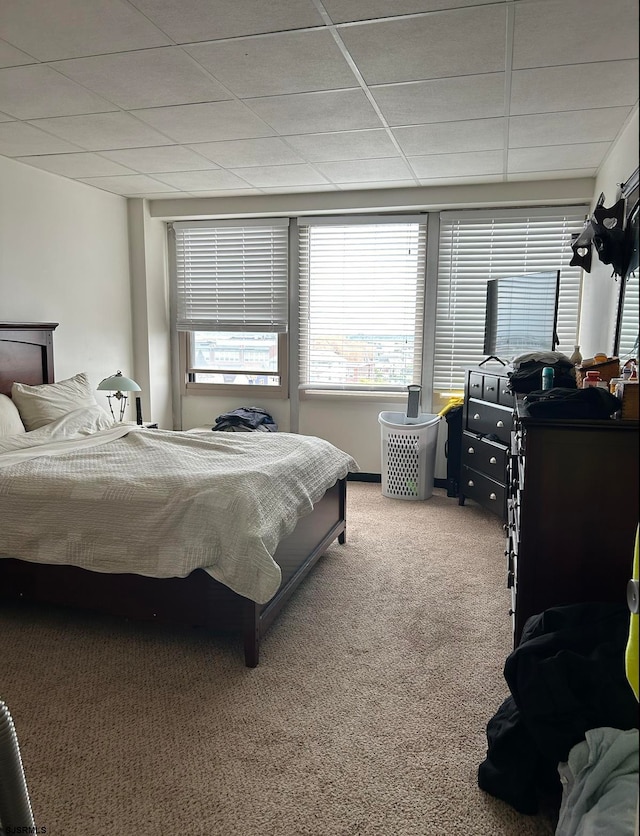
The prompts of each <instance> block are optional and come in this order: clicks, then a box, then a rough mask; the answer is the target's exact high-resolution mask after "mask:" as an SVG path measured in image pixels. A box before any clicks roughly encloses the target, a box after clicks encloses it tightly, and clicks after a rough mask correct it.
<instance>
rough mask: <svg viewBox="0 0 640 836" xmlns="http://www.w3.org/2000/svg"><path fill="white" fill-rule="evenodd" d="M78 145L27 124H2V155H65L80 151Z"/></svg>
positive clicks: (0, 148) (0, 135) (0, 140)
mask: <svg viewBox="0 0 640 836" xmlns="http://www.w3.org/2000/svg"><path fill="white" fill-rule="evenodd" d="M78 150H79V148H78V146H77V145H72V144H71V143H70V142H65V141H64V140H63V139H60V138H59V137H57V136H51V134H48V133H45V131H41V130H39V129H38V128H34V127H33V125H29V124H28V123H27V122H1V123H0V154H4V155H5V156H6V157H23V156H25V155H27V154H64V153H65V152H71V151H78Z"/></svg>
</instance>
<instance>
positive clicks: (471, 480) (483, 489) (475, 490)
mask: <svg viewBox="0 0 640 836" xmlns="http://www.w3.org/2000/svg"><path fill="white" fill-rule="evenodd" d="M460 474H461V479H460V491H461V493H464V495H465V496H468V497H469V498H470V499H474V500H475V501H476V502H478V503H479V504H480V505H484V507H485V508H489V509H490V510H491V511H493V512H494V513H496V514H500V515H501V516H502V517H503V519H504V518H505V517H506V513H507V492H506V488H505V486H504V485H503V484H501V483H500V482H496V481H495V480H494V479H490V478H489V477H488V476H485V475H484V473H480V472H479V471H477V470H472V469H471V468H470V467H466V465H463V466H462V469H461V471H460Z"/></svg>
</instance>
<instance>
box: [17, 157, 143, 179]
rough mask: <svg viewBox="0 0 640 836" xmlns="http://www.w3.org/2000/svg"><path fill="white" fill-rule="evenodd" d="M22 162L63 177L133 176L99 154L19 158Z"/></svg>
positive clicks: (129, 171) (123, 167)
mask: <svg viewBox="0 0 640 836" xmlns="http://www.w3.org/2000/svg"><path fill="white" fill-rule="evenodd" d="M16 159H18V160H19V161H20V162H24V163H28V164H29V165H33V166H35V167H36V168H42V169H44V170H45V171H51V172H52V173H53V174H61V175H62V176H63V177H74V178H76V177H102V176H107V175H116V174H133V172H132V171H131V169H129V168H125V166H123V165H118V164H117V163H114V162H112V161H111V160H105V159H104V157H100V156H99V155H98V154H91V153H79V154H45V155H42V156H37V157H33V156H32V157H17V158H16Z"/></svg>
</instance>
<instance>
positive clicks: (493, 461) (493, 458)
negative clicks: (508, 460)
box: [489, 456, 498, 464]
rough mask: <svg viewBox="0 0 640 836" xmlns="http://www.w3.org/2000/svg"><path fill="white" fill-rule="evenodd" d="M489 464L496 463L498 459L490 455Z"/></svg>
mask: <svg viewBox="0 0 640 836" xmlns="http://www.w3.org/2000/svg"><path fill="white" fill-rule="evenodd" d="M489 464H498V460H497V459H496V457H495V456H491V458H490V459H489Z"/></svg>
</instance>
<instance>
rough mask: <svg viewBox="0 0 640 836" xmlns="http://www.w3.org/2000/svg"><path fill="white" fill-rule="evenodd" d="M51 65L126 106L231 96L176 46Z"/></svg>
mask: <svg viewBox="0 0 640 836" xmlns="http://www.w3.org/2000/svg"><path fill="white" fill-rule="evenodd" d="M55 67H56V69H57V70H59V71H60V72H61V73H64V75H66V76H68V77H69V78H71V79H73V80H74V81H77V82H79V83H80V84H82V85H84V86H85V87H87V88H88V89H89V90H93V91H94V93H98V94H99V95H101V96H104V97H105V98H106V99H109V101H112V102H114V103H115V104H117V105H118V106H119V107H122V108H125V109H126V110H131V109H135V108H140V107H162V106H164V105H177V104H187V103H189V102H215V101H222V100H223V99H230V98H232V97H231V95H230V94H229V93H228V92H227V91H226V90H225V89H224V88H222V87H221V86H220V85H219V84H218V83H217V82H215V81H214V80H213V79H212V78H211V76H210V75H209V73H206V72H205V71H204V70H203V69H202V68H201V67H200V66H198V64H197V63H196V62H195V61H193V60H192V59H191V58H190V57H189V56H188V55H187V54H186V53H185V52H184V51H183V50H182V49H180V48H179V47H161V48H160V49H145V50H141V51H137V52H125V53H119V54H117V55H97V56H95V57H93V58H74V59H72V60H70V61H59V62H57V63H56V65H55Z"/></svg>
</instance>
